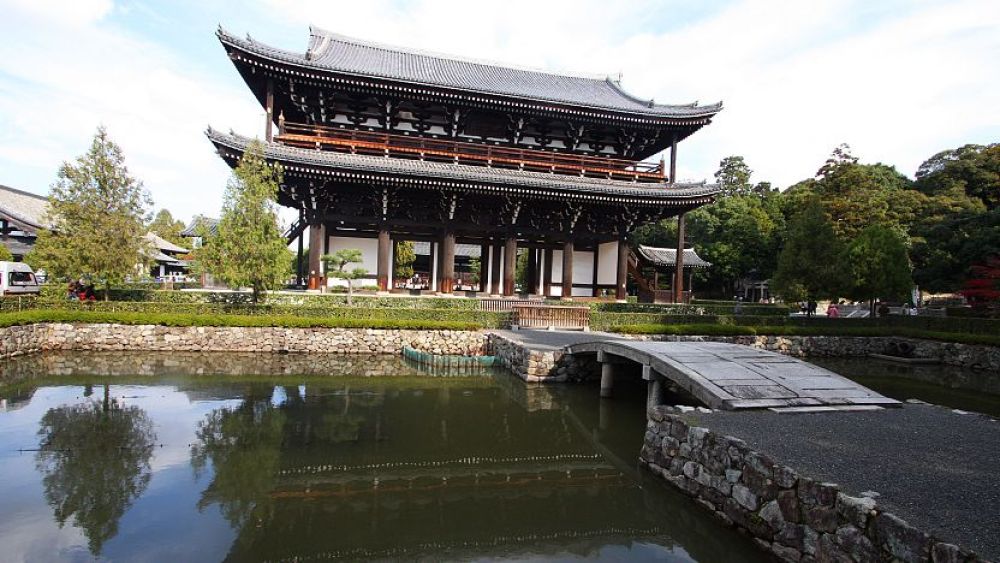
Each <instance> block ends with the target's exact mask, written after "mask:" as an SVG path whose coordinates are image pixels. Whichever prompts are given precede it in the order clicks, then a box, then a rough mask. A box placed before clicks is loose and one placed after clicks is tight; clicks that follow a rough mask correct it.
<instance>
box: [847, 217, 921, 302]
mask: <svg viewBox="0 0 1000 563" xmlns="http://www.w3.org/2000/svg"><path fill="white" fill-rule="evenodd" d="M844 264H845V266H846V268H847V271H848V272H849V273H850V279H849V280H848V286H847V291H846V294H847V296H848V297H850V298H851V299H853V300H855V301H872V302H873V301H875V300H877V299H880V298H881V299H901V298H902V299H905V297H906V295H907V294H908V293H909V291H910V289H911V288H912V287H913V280H912V278H911V276H910V259H909V257H908V256H907V249H906V241H905V235H903V234H901V233H899V232H898V231H896V230H893V229H891V228H889V227H887V226H885V225H871V226H869V227H867V228H865V229H864V230H863V231H861V233H860V234H858V236H857V237H855V238H854V240H852V241H851V242H850V243H849V244H848V245H847V249H846V254H845V259H844Z"/></svg>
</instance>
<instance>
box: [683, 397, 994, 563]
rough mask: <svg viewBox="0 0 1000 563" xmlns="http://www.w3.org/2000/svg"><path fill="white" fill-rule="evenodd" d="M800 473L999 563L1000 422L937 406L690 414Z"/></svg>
mask: <svg viewBox="0 0 1000 563" xmlns="http://www.w3.org/2000/svg"><path fill="white" fill-rule="evenodd" d="M682 416H683V418H685V419H687V420H689V421H690V424H692V425H695V426H703V427H707V428H709V429H711V430H712V431H714V432H719V433H721V434H726V435H729V436H735V437H737V438H740V439H742V440H744V441H746V442H747V444H748V445H749V446H750V447H751V448H753V449H756V450H759V451H762V452H764V453H766V454H768V455H770V456H772V457H773V458H774V459H776V460H780V461H781V463H783V464H785V465H788V466H790V467H793V468H794V469H795V470H796V471H798V472H799V473H801V474H804V475H808V476H810V477H812V478H814V479H817V480H825V481H830V482H834V483H837V484H839V485H840V486H841V488H842V489H843V490H844V491H845V492H847V493H849V494H853V495H860V494H861V493H864V492H866V491H875V492H877V493H879V496H878V497H877V499H876V500H877V501H878V503H879V505H880V506H882V507H884V508H885V509H887V510H888V511H890V512H892V513H894V514H896V515H897V516H899V517H901V518H903V519H904V520H906V521H907V522H909V523H910V524H911V525H913V526H915V527H917V528H919V529H922V530H924V531H926V532H929V533H931V534H934V535H936V536H938V537H940V538H942V539H945V540H947V541H950V542H954V543H957V544H959V545H962V546H965V547H967V548H970V549H972V550H974V551H976V552H977V553H978V554H979V555H980V556H981V557H984V558H986V559H989V560H993V561H1000V478H998V476H1000V473H998V464H1000V422H998V421H997V420H995V419H992V418H989V417H986V416H983V415H977V414H957V413H955V412H953V411H952V410H950V409H947V408H944V407H938V406H932V405H913V404H907V405H904V406H903V407H902V408H898V409H884V410H879V411H871V412H851V413H843V412H841V413H817V414H809V415H782V416H776V415H775V414H774V413H771V412H768V411H738V412H732V411H731V412H721V411H719V412H714V413H710V414H703V413H689V414H686V415H682Z"/></svg>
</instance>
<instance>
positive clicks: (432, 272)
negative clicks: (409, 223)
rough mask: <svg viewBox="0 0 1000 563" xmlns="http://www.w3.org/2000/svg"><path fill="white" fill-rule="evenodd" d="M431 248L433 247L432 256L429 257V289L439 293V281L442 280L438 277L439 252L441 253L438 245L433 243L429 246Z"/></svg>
mask: <svg viewBox="0 0 1000 563" xmlns="http://www.w3.org/2000/svg"><path fill="white" fill-rule="evenodd" d="M429 246H430V247H431V248H430V256H428V258H429V259H430V265H429V266H427V277H428V278H430V281H429V284H430V285H429V286H428V288H427V289H429V290H430V291H437V290H438V280H439V279H441V277H440V276H438V252H439V250H438V247H437V246H438V244H437V243H436V242H433V241H432V242H431V243H430V244H429Z"/></svg>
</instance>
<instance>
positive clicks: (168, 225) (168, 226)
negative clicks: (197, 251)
mask: <svg viewBox="0 0 1000 563" xmlns="http://www.w3.org/2000/svg"><path fill="white" fill-rule="evenodd" d="M184 228H185V225H184V222H183V221H178V220H175V219H174V216H173V215H171V214H170V211H168V210H166V209H161V210H159V211H158V212H157V213H156V216H155V217H154V218H153V220H152V221H150V223H149V226H148V227H147V229H149V231H150V232H152V233H155V234H156V235H158V236H159V237H160V238H162V239H165V240H168V241H170V242H172V243H174V244H176V245H179V246H187V241H185V240H184V237H182V236H181V232H183V231H184Z"/></svg>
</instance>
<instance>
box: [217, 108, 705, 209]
mask: <svg viewBox="0 0 1000 563" xmlns="http://www.w3.org/2000/svg"><path fill="white" fill-rule="evenodd" d="M206 136H207V137H208V138H209V140H210V141H211V142H212V143H213V144H214V145H216V147H217V148H218V147H227V148H229V149H230V150H233V151H237V152H239V153H242V152H243V151H244V150H245V149H246V147H247V146H248V145H249V144H250V142H252V139H250V138H248V137H243V136H241V135H237V134H235V133H228V134H226V133H221V132H219V131H216V130H215V129H212V128H211V127H210V128H209V129H208V130H207V131H206ZM265 156H266V157H267V158H271V159H274V160H279V161H283V162H286V163H289V164H294V165H299V166H305V167H308V166H314V167H320V168H322V167H327V168H339V169H346V170H350V171H352V172H357V173H361V174H364V173H370V174H379V173H381V174H390V175H409V176H415V177H422V178H426V179H433V180H441V181H454V182H459V183H461V182H467V183H473V184H483V185H503V186H512V187H515V188H519V189H523V188H527V189H540V190H546V191H553V190H555V191H561V192H571V193H576V194H579V195H582V196H594V197H614V198H634V199H635V200H637V201H638V200H642V201H643V202H645V203H646V204H651V203H656V202H659V203H666V202H680V203H682V204H687V203H696V202H695V201H693V200H698V201H697V203H708V202H709V201H711V200H712V199H714V197H715V195H716V194H718V193H719V192H720V191H721V190H720V188H719V186H718V185H717V184H707V183H704V182H700V183H684V184H680V183H679V184H666V183H663V184H647V183H643V184H637V183H633V182H625V181H620V180H605V179H600V178H586V177H576V176H562V175H556V174H548V173H544V172H530V171H523V170H511V169H503V168H488V167H480V166H469V165H466V164H452V163H444V162H426V161H419V160H405V159H397V158H392V159H387V158H384V157H375V156H367V155H356V154H347V153H338V152H332V151H317V150H314V149H300V148H296V147H288V146H285V145H281V144H278V143H266V144H265ZM646 186H650V187H646ZM701 200H705V201H701Z"/></svg>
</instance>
